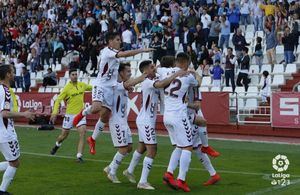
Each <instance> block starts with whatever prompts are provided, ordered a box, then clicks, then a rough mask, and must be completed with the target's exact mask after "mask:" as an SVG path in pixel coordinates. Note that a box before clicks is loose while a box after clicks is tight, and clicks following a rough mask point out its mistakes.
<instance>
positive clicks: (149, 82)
mask: <svg viewBox="0 0 300 195" xmlns="http://www.w3.org/2000/svg"><path fill="white" fill-rule="evenodd" d="M157 81H159V80H158V79H153V80H150V79H146V80H145V81H144V83H143V87H145V88H150V89H153V88H155V87H154V84H155V82H157Z"/></svg>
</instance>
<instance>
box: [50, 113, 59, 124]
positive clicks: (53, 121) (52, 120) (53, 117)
mask: <svg viewBox="0 0 300 195" xmlns="http://www.w3.org/2000/svg"><path fill="white" fill-rule="evenodd" d="M56 117H57V115H56V114H52V115H51V117H50V121H51V123H52V124H55V121H56Z"/></svg>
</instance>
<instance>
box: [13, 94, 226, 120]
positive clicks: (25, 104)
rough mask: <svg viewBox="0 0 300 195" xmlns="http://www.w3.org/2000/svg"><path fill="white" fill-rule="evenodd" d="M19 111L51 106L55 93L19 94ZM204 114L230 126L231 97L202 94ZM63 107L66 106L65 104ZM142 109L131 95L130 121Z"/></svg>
mask: <svg viewBox="0 0 300 195" xmlns="http://www.w3.org/2000/svg"><path fill="white" fill-rule="evenodd" d="M16 96H17V101H18V105H19V110H20V111H24V110H27V109H29V108H32V109H34V110H37V108H38V107H43V106H51V107H53V105H54V102H55V100H56V98H57V94H55V93H19V94H16ZM84 99H85V106H89V105H91V101H92V98H91V93H86V94H85V98H84ZM202 99H203V100H202V112H203V114H204V116H205V118H206V120H207V122H208V123H209V124H229V114H230V113H229V95H228V93H226V92H224V93H223V92H216V93H214V92H211V93H210V92H208V93H202ZM61 106H65V104H64V102H62V103H61ZM140 107H141V95H140V93H130V94H129V102H128V110H127V112H128V121H129V122H135V120H136V117H137V114H138V113H139V110H140ZM211 108H213V109H211ZM87 119H88V120H89V119H92V120H96V119H98V116H97V115H89V116H88V117H87ZM157 123H163V118H162V116H158V118H157Z"/></svg>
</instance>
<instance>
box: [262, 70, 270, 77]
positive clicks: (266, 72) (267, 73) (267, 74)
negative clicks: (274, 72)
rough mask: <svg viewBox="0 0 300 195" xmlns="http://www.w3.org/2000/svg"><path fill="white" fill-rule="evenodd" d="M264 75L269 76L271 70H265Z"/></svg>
mask: <svg viewBox="0 0 300 195" xmlns="http://www.w3.org/2000/svg"><path fill="white" fill-rule="evenodd" d="M263 75H264V76H265V77H266V78H267V77H268V76H269V72H268V71H266V70H265V71H263Z"/></svg>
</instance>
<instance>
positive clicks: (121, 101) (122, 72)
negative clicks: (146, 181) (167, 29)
mask: <svg viewBox="0 0 300 195" xmlns="http://www.w3.org/2000/svg"><path fill="white" fill-rule="evenodd" d="M118 72H119V79H118V82H117V84H116V87H115V88H114V90H115V91H114V96H113V97H111V98H112V99H113V105H112V116H111V117H110V119H109V130H110V134H111V138H112V141H113V145H114V147H116V148H118V151H117V153H116V154H115V156H114V158H113V160H112V162H111V163H110V165H109V166H107V167H105V168H104V172H106V174H107V178H108V179H109V180H110V181H112V182H113V183H121V182H120V181H119V179H118V178H117V176H116V173H117V169H118V167H119V165H120V164H121V162H122V160H123V158H124V157H125V156H126V155H127V154H128V153H130V152H131V150H132V138H131V131H130V129H129V126H128V122H127V108H128V105H127V104H128V90H131V87H132V86H134V85H136V84H138V83H141V82H142V81H143V80H145V78H146V76H147V75H146V74H142V75H141V76H139V77H137V78H134V79H130V77H131V69H130V63H121V64H120V67H119V70H118Z"/></svg>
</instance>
